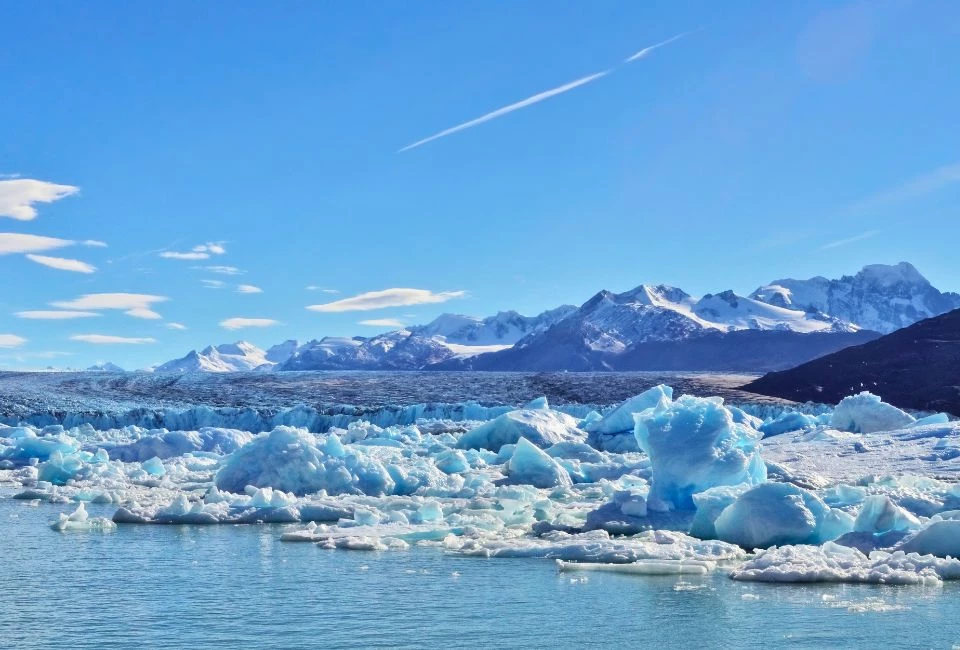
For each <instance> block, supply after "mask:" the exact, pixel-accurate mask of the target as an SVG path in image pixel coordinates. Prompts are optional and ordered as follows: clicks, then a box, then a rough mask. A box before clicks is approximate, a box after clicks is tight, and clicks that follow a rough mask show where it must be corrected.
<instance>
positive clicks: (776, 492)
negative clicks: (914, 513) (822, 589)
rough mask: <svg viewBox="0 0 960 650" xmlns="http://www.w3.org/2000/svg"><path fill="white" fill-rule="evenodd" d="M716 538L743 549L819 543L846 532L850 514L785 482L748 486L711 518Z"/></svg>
mask: <svg viewBox="0 0 960 650" xmlns="http://www.w3.org/2000/svg"><path fill="white" fill-rule="evenodd" d="M713 523H714V527H715V529H716V534H717V538H718V539H721V540H723V541H725V542H731V543H733V544H737V545H738V546H741V547H743V548H746V549H755V548H768V547H771V546H782V545H785V544H822V543H824V542H828V541H832V540H834V539H836V538H838V537H840V536H841V535H843V534H845V533H848V532H850V531H851V530H852V528H853V517H851V516H850V515H848V514H847V513H845V512H843V511H842V510H836V509H834V508H831V507H829V506H828V505H827V504H825V503H824V502H823V501H822V500H821V499H820V498H819V497H818V496H817V495H815V494H813V493H812V492H808V491H807V490H804V489H802V488H799V487H797V486H796V485H791V484H789V483H763V484H761V485H757V486H755V487H752V488H750V489H749V490H747V491H746V492H744V493H743V494H741V495H740V496H739V497H737V499H736V501H734V502H733V503H732V504H730V505H729V506H727V507H726V508H724V509H723V511H722V512H721V513H720V516H719V517H717V519H716V521H714V522H713Z"/></svg>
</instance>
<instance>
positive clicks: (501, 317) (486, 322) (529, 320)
mask: <svg viewBox="0 0 960 650" xmlns="http://www.w3.org/2000/svg"><path fill="white" fill-rule="evenodd" d="M574 311H576V307H574V306H573V305H562V306H560V307H557V308H556V309H551V310H550V311H545V312H543V313H542V314H540V315H539V316H521V315H520V314H518V313H517V312H515V311H502V312H500V313H498V314H497V315H496V316H490V317H488V318H477V317H475V316H462V315H460V314H443V315H441V316H439V317H437V318H436V319H434V320H432V321H431V322H429V323H427V324H426V325H418V326H416V327H411V328H410V332H411V333H412V334H415V335H417V336H421V337H425V338H441V339H442V340H443V341H444V342H445V343H448V344H451V345H459V346H497V345H500V346H508V347H509V346H511V345H513V344H514V343H516V342H517V341H519V340H520V339H521V338H523V337H524V336H527V335H528V334H531V333H533V332H536V331H542V330H543V329H546V328H547V327H549V326H551V325H553V324H554V323H556V322H557V321H559V320H561V319H563V318H566V317H567V316H569V315H570V314H572V313H573V312H574Z"/></svg>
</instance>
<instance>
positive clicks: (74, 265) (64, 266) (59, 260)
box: [27, 253, 97, 273]
mask: <svg viewBox="0 0 960 650" xmlns="http://www.w3.org/2000/svg"><path fill="white" fill-rule="evenodd" d="M27 259H28V260H30V261H31V262H36V263H37V264H42V265H43V266H48V267H50V268H51V269H58V270H60V271H72V272H74V273H93V272H94V271H96V270H97V267H95V266H94V265H93V264H87V263H86V262H81V261H80V260H71V259H67V258H65V257H47V256H46V255H34V254H33V253H29V254H28V255H27Z"/></svg>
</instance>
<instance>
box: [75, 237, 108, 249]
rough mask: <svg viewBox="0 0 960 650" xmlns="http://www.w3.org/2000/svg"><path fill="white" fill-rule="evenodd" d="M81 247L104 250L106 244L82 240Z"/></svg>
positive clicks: (97, 240) (93, 240)
mask: <svg viewBox="0 0 960 650" xmlns="http://www.w3.org/2000/svg"><path fill="white" fill-rule="evenodd" d="M80 245H81V246H91V247H93V248H106V247H107V242H105V241H100V240H99V239H84V240H83V241H82V242H80Z"/></svg>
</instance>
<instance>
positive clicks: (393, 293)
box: [307, 289, 466, 312]
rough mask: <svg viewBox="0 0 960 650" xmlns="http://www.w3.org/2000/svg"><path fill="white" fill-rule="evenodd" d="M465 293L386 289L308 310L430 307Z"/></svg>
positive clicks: (338, 310)
mask: <svg viewBox="0 0 960 650" xmlns="http://www.w3.org/2000/svg"><path fill="white" fill-rule="evenodd" d="M465 295H466V292H465V291H441V292H440V293H433V292H432V291H428V290H427V289H384V290H383V291H370V292H367V293H361V294H360V295H357V296H353V297H351V298H344V299H343V300H336V301H334V302H328V303H324V304H322V305H309V306H308V307H307V309H309V310H310V311H319V312H344V311H370V310H372V309H382V308H384V307H406V306H409V305H429V304H433V303H438V302H447V301H448V300H453V299H454V298H462V297H463V296H465Z"/></svg>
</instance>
